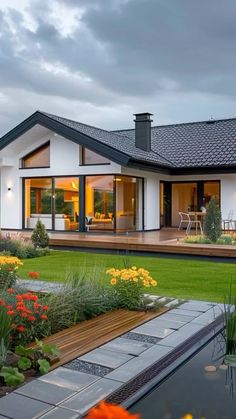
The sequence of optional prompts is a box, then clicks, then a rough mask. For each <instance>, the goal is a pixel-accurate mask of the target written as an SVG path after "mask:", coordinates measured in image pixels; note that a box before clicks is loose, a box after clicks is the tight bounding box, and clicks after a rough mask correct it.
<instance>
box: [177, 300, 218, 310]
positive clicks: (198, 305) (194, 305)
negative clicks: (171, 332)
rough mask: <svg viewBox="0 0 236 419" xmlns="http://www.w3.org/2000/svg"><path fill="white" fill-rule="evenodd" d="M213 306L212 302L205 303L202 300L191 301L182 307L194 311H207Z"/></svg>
mask: <svg viewBox="0 0 236 419" xmlns="http://www.w3.org/2000/svg"><path fill="white" fill-rule="evenodd" d="M212 307H213V304H211V303H204V302H202V301H189V302H187V303H183V304H182V305H181V308H182V309H186V310H193V311H202V312H205V311H207V310H209V309H210V308H212Z"/></svg>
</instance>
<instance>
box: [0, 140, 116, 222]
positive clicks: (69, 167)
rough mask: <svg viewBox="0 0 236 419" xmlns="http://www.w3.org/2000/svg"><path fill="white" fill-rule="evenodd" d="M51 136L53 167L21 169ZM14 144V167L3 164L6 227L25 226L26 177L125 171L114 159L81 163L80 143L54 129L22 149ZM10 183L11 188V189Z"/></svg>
mask: <svg viewBox="0 0 236 419" xmlns="http://www.w3.org/2000/svg"><path fill="white" fill-rule="evenodd" d="M48 140H50V168H39V169H19V162H20V159H21V158H22V157H23V156H25V155H27V154H28V153H30V152H31V151H33V150H34V149H36V148H37V147H39V146H40V145H41V144H44V143H46V142H47V141H48ZM16 143H17V140H16ZM9 147H10V146H9ZM14 147H15V142H13V143H12V144H11V154H12V155H14V163H15V165H14V167H12V166H9V167H8V166H2V167H1V228H3V229H8V228H9V229H21V228H22V178H28V177H41V176H42V177H43V176H49V177H50V176H64V175H65V176H70V175H71V176H78V175H81V174H83V175H89V174H91V175H96V174H100V173H103V174H109V173H120V172H121V166H120V165H118V164H116V163H114V162H111V164H109V165H102V166H96V165H94V166H80V154H81V153H80V149H79V145H78V144H76V143H73V142H72V141H69V140H67V139H65V138H62V137H60V136H58V135H55V134H53V133H51V134H49V135H47V136H44V137H43V138H40V139H38V140H37V141H34V142H33V143H32V144H31V145H30V146H29V147H27V148H24V150H22V151H21V153H17V154H14ZM1 157H2V158H3V157H4V150H2V151H1ZM9 187H10V188H11V191H8V188H9Z"/></svg>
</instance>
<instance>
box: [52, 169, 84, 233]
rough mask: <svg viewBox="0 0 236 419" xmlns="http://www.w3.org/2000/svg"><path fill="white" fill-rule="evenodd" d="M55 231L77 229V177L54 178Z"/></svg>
mask: <svg viewBox="0 0 236 419" xmlns="http://www.w3.org/2000/svg"><path fill="white" fill-rule="evenodd" d="M54 182H55V193H54V196H55V230H70V231H73V230H78V228H79V180H78V177H60V178H55V181H54Z"/></svg>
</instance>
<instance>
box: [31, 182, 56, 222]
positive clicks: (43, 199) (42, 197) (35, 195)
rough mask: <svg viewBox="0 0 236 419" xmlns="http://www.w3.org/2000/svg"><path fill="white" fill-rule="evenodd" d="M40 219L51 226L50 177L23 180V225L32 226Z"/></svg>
mask: <svg viewBox="0 0 236 419" xmlns="http://www.w3.org/2000/svg"><path fill="white" fill-rule="evenodd" d="M38 220H41V221H42V223H43V224H44V225H45V227H46V229H51V228H52V179H51V178H35V179H26V181H25V227H26V228H34V227H35V225H36V223H37V221H38Z"/></svg>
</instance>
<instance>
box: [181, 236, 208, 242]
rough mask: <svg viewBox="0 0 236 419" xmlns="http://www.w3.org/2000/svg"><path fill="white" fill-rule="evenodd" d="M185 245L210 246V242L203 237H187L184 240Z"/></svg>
mask: <svg viewBox="0 0 236 419" xmlns="http://www.w3.org/2000/svg"><path fill="white" fill-rule="evenodd" d="M184 242H185V243H193V244H194V243H196V244H211V240H210V239H208V238H207V237H205V236H198V235H196V236H187V237H186V238H185V240H184Z"/></svg>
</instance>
